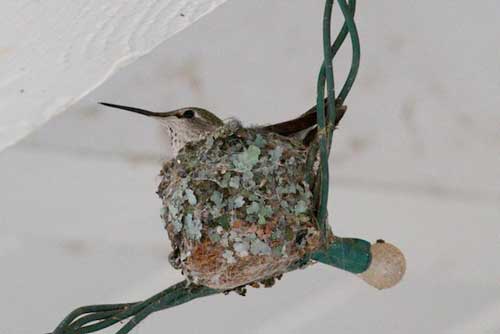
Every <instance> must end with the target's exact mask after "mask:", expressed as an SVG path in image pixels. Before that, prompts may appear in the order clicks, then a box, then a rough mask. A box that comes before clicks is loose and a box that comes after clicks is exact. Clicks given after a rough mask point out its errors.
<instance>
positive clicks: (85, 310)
mask: <svg viewBox="0 0 500 334" xmlns="http://www.w3.org/2000/svg"><path fill="white" fill-rule="evenodd" d="M338 4H339V7H340V9H341V11H342V14H343V16H344V19H345V22H344V24H343V26H342V29H341V31H340V32H339V34H338V36H337V37H336V39H335V42H334V43H333V45H331V36H330V31H331V17H332V9H333V0H327V1H326V4H325V10H324V14H323V57H324V61H323V64H322V66H321V69H320V71H319V75H318V81H317V123H318V143H317V144H316V145H313V146H312V147H311V151H310V154H309V155H308V166H310V167H311V168H308V170H312V164H313V162H314V160H315V157H316V154H317V150H318V148H319V152H320V171H319V182H320V183H319V191H317V190H318V187H316V188H315V192H317V194H315V195H317V196H319V206H318V215H317V219H318V224H319V227H320V230H321V232H322V236H323V241H325V242H326V224H327V204H328V190H329V171H328V157H329V154H330V148H331V145H332V140H333V130H334V121H335V114H336V106H341V105H342V104H343V102H344V101H345V99H346V97H347V95H348V94H349V92H350V90H351V88H352V86H353V83H354V80H355V79H356V75H357V72H358V68H359V60H360V45H359V37H358V32H357V29H356V25H355V23H354V18H353V17H354V13H355V7H356V1H355V0H351V1H350V2H349V4H348V3H347V2H346V0H338ZM347 34H349V35H350V37H351V44H352V61H351V68H350V70H349V73H348V76H347V79H346V81H345V83H344V85H343V86H342V89H341V91H340V94H339V95H338V96H337V98H334V97H335V85H334V75H333V65H332V62H333V59H334V57H335V55H336V54H337V52H338V50H339V49H340V47H341V46H342V44H343V42H344V41H345V39H346V37H347ZM325 83H326V88H327V96H328V99H327V103H328V114H327V115H326V117H325ZM318 146H319V147H318ZM306 181H307V182H308V183H310V182H312V175H311V174H308V175H306ZM311 259H313V260H315V261H318V262H322V263H324V264H327V265H331V266H334V267H337V268H340V269H343V270H347V271H350V272H353V273H361V272H363V271H364V270H366V269H367V268H368V266H369V264H370V261H371V254H370V243H368V242H367V241H364V240H360V239H351V238H339V237H335V239H334V240H333V242H332V243H331V244H329V245H326V244H325V247H324V248H323V249H321V250H318V251H317V252H315V253H313V254H309V255H308V256H306V257H305V258H304V259H303V260H301V261H298V262H297V263H296V264H294V265H292V266H291V267H290V268H289V270H294V269H297V268H300V267H301V266H302V265H304V264H305V263H307V262H308V261H309V260H311ZM221 292H223V291H219V290H215V289H211V288H208V287H204V286H199V285H189V284H188V282H187V281H182V282H179V283H177V284H175V285H173V286H171V287H169V288H167V289H165V290H163V291H162V292H160V293H158V294H156V295H154V296H152V297H150V298H148V299H146V300H144V301H141V302H135V303H125V304H109V305H91V306H84V307H80V308H77V309H76V310H74V311H73V312H71V313H70V314H69V315H68V316H66V317H65V318H64V319H63V321H61V323H60V324H59V325H58V326H57V328H56V329H55V330H54V331H53V332H52V334H84V333H93V332H97V331H99V330H102V329H105V328H108V327H110V326H113V325H115V324H117V323H118V322H120V321H124V320H127V319H130V320H129V321H128V322H127V323H126V324H125V325H124V326H123V327H121V328H120V329H119V330H118V332H116V334H127V333H129V332H130V331H131V330H132V329H133V328H134V327H135V326H137V324H139V323H140V322H141V321H142V320H144V319H145V318H146V317H147V316H148V315H150V314H151V313H153V312H157V311H160V310H163V309H167V308H171V307H174V306H177V305H180V304H183V303H187V302H189V301H191V300H193V299H197V298H201V297H205V296H209V295H213V294H218V293H221Z"/></svg>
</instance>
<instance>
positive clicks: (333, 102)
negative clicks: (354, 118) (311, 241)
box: [316, 0, 360, 246]
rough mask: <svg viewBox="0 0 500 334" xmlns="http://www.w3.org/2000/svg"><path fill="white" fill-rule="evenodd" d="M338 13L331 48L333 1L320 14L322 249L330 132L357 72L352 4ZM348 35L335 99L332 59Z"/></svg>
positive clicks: (343, 5)
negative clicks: (347, 56)
mask: <svg viewBox="0 0 500 334" xmlns="http://www.w3.org/2000/svg"><path fill="white" fill-rule="evenodd" d="M338 3H339V6H340V9H341V11H342V14H343V16H344V19H345V23H344V25H343V26H342V29H341V31H340V33H339V35H338V36H337V38H336V39H335V42H334V44H333V45H332V46H331V47H330V44H331V36H330V30H331V17H332V7H333V0H327V1H326V5H325V10H324V14H323V57H324V61H323V64H322V66H321V69H320V71H319V75H318V83H317V101H316V104H317V109H316V112H317V122H318V142H319V153H320V172H319V173H320V175H319V182H320V186H319V191H318V193H319V207H318V215H317V220H318V226H319V229H320V231H321V232H322V233H321V234H322V237H323V238H322V239H323V244H324V245H325V246H326V231H327V229H326V226H327V216H328V209H327V205H328V193H329V186H330V179H329V168H328V157H329V154H330V148H331V144H332V140H333V130H334V127H335V125H334V122H335V114H336V106H337V105H342V104H343V102H344V101H345V98H346V97H347V95H348V94H349V92H350V90H351V88H352V85H353V84H354V80H355V79H356V75H357V73H358V68H359V60H360V44H359V36H358V32H357V29H356V24H355V23H354V18H353V16H354V12H355V6H356V3H355V1H351V4H350V5H348V4H347V3H346V1H345V0H339V1H338ZM347 33H349V35H350V36H351V44H352V50H353V52H352V62H351V69H350V70H349V74H348V76H347V79H346V82H345V84H344V86H343V87H342V90H341V92H340V94H339V96H338V98H337V99H335V84H334V75H333V58H334V56H335V55H336V53H337V51H338V50H339V49H340V46H341V45H342V43H343V42H344V40H345V37H346V35H347ZM325 82H326V86H327V91H328V95H327V96H328V115H327V117H325V103H324V101H325Z"/></svg>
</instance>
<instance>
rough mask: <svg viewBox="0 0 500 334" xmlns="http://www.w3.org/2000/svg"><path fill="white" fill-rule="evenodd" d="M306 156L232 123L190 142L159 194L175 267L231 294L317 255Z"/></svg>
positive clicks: (164, 176)
mask: <svg viewBox="0 0 500 334" xmlns="http://www.w3.org/2000/svg"><path fill="white" fill-rule="evenodd" d="M306 158H307V148H306V147H305V146H304V145H303V144H302V142H300V141H298V140H295V139H293V138H288V137H283V136H280V135H278V134H275V133H271V132H264V131H262V130H259V129H253V128H243V127H241V126H240V125H239V124H238V123H237V122H229V123H228V124H227V125H225V126H223V127H221V128H219V129H218V130H217V131H216V132H214V133H212V134H211V135H209V136H207V137H206V138H204V139H202V140H199V141H196V142H191V143H188V144H187V145H186V146H185V147H184V148H183V149H182V150H181V151H180V152H179V153H178V155H177V157H176V158H175V159H173V160H170V161H168V162H166V163H165V164H164V166H163V169H162V171H161V173H160V175H161V183H160V185H159V189H158V195H159V196H160V198H161V199H162V202H163V209H162V213H161V216H162V219H163V220H164V222H165V228H166V230H167V232H168V236H169V239H170V241H171V243H172V248H173V251H172V253H171V254H170V256H169V259H170V263H171V264H172V265H173V266H174V268H176V269H181V270H182V272H183V274H184V276H186V278H187V279H188V280H190V281H191V282H193V283H196V284H200V285H205V286H208V287H210V288H214V289H219V290H231V289H235V288H238V287H242V286H245V285H246V284H251V285H253V286H255V285H258V282H264V283H266V282H269V280H272V279H273V278H274V277H280V276H281V275H282V274H283V273H284V272H286V271H288V268H289V267H290V266H291V265H292V264H295V263H296V262H297V261H300V260H301V259H303V258H304V256H305V255H306V254H308V253H310V252H312V251H314V250H316V249H318V248H319V247H320V245H321V235H320V231H319V230H318V227H317V224H316V221H315V218H314V212H313V211H314V210H313V209H312V208H313V195H312V193H311V189H310V185H308V184H307V183H305V182H304V174H305V171H306V170H305V169H306ZM329 234H330V235H331V231H329ZM266 285H267V284H266Z"/></svg>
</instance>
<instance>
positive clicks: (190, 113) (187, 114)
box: [182, 109, 194, 118]
mask: <svg viewBox="0 0 500 334" xmlns="http://www.w3.org/2000/svg"><path fill="white" fill-rule="evenodd" d="M193 117H194V110H192V109H188V110H185V111H184V112H183V113H182V118H193Z"/></svg>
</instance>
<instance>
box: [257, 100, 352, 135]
mask: <svg viewBox="0 0 500 334" xmlns="http://www.w3.org/2000/svg"><path fill="white" fill-rule="evenodd" d="M326 102H327V101H326V99H325V113H327V112H328V104H327V103H326ZM346 110H347V107H345V106H341V107H338V108H337V113H336V118H335V126H337V125H338V124H339V122H340V120H341V119H342V117H343V116H344V114H345V112H346ZM316 124H317V120H316V106H314V107H312V108H311V109H309V110H308V111H306V112H305V113H304V114H302V115H300V116H299V117H297V118H294V119H292V120H289V121H285V122H280V123H276V124H271V125H266V126H263V127H262V129H263V130H266V131H270V132H275V133H278V134H280V135H282V136H293V135H295V134H297V133H299V132H301V131H304V130H307V129H310V128H312V129H311V131H313V130H314V131H315V126H316ZM310 136H311V134H310V133H308V134H307V135H306V137H305V139H307V138H308V137H310ZM306 144H307V142H306Z"/></svg>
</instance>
